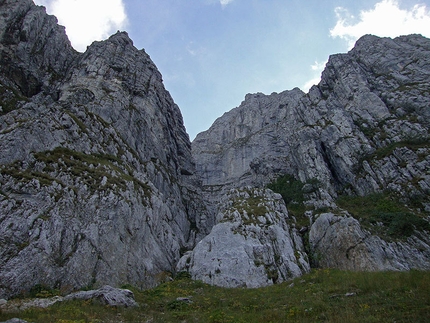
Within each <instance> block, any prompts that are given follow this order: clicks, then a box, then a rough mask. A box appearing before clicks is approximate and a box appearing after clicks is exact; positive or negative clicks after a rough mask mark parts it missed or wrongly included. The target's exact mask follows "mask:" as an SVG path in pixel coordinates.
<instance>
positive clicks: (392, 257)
mask: <svg viewBox="0 0 430 323" xmlns="http://www.w3.org/2000/svg"><path fill="white" fill-rule="evenodd" d="M429 60H430V40H428V39H426V38H424V37H422V36H419V35H410V36H403V37H398V38H395V39H389V38H378V37H374V36H369V35H368V36H364V37H362V38H361V39H360V40H359V41H358V42H357V44H356V46H355V47H354V49H352V50H351V51H350V52H349V53H346V54H337V55H333V56H331V57H330V59H329V61H328V63H327V65H326V68H325V70H324V72H323V74H322V79H321V82H320V83H319V84H318V85H316V86H314V87H312V88H311V89H310V91H309V93H304V92H302V91H301V90H299V89H297V88H296V89H293V90H291V91H285V92H282V93H279V94H278V93H272V94H271V95H264V94H262V93H257V94H248V95H246V97H245V100H244V101H243V102H242V104H241V105H240V106H239V107H238V108H235V109H233V110H231V111H230V112H227V113H225V114H224V115H223V116H222V117H220V118H219V119H217V120H216V121H215V123H214V124H213V125H212V127H210V129H208V130H207V131H205V132H203V133H201V134H199V135H198V136H197V137H196V139H195V141H194V142H193V143H192V144H191V143H190V142H189V138H188V135H187V133H186V131H185V128H184V126H183V120H182V116H181V113H180V110H179V108H178V107H177V106H176V104H175V103H174V101H173V99H172V98H171V96H170V95H169V93H168V92H167V91H166V90H165V88H164V86H163V83H162V77H161V74H160V73H159V72H158V70H157V68H156V66H155V65H154V63H153V62H152V61H151V59H150V57H149V56H148V54H146V53H145V51H144V50H138V49H137V48H135V47H134V46H133V42H132V41H131V40H130V38H129V37H128V35H127V33H125V32H118V33H116V34H115V35H112V36H111V37H110V38H109V39H107V40H105V41H101V42H94V43H93V44H92V45H90V46H88V48H87V50H86V52H85V53H78V52H76V51H75V50H74V49H73V48H72V47H71V45H70V42H69V40H68V39H67V37H66V35H65V32H64V28H63V27H61V26H58V25H57V20H56V19H55V17H52V16H49V15H47V14H46V12H45V9H44V8H43V7H38V6H35V5H34V4H33V3H32V1H30V0H18V1H17V0H4V1H0V152H1V153H0V185H1V186H0V298H9V297H11V296H15V295H19V294H21V293H25V292H26V291H28V290H29V289H30V288H31V287H33V286H34V285H35V284H41V285H45V286H46V287H50V288H59V289H60V290H61V291H62V292H63V293H68V292H70V291H73V290H76V289H80V288H83V287H100V286H102V285H105V284H110V285H113V286H120V285H122V284H132V285H135V286H137V287H141V288H147V287H151V286H154V285H156V284H157V283H159V282H160V281H163V280H164V279H166V277H168V276H169V275H171V274H172V273H173V274H174V273H175V272H177V271H181V270H187V271H189V272H190V274H191V275H192V277H193V278H195V279H201V280H203V281H205V282H208V283H211V284H215V285H220V286H226V287H239V286H246V287H259V286H266V285H270V284H274V283H279V282H283V281H286V280H288V279H290V278H293V277H297V276H299V275H301V274H303V273H305V272H307V271H309V269H310V266H311V265H313V266H319V267H336V268H342V269H351V270H387V269H388V270H407V269H411V268H418V269H429V268H430V254H429V250H430V247H429V246H430V241H429V240H430V239H429V231H430V225H429V217H430V198H429V196H430V173H429V169H430V157H429V156H430V154H429V152H430V147H429V144H428V143H429V137H430V134H429V116H430V109H429V106H430V92H429V90H428V89H429V88H430V84H429V82H430V81H429V80H430V77H429V76H430V61H429ZM284 175H288V176H290V177H289V178H290V179H291V181H293V179H294V180H295V181H299V182H301V183H302V185H300V188H297V190H298V191H300V192H299V193H300V194H301V195H302V196H303V201H295V200H293V201H290V202H288V201H287V205H286V203H285V202H284V200H283V199H282V198H281V196H280V195H279V194H276V193H274V192H272V191H271V190H269V189H267V188H266V187H267V184H269V183H271V182H273V181H274V180H276V179H277V178H279V177H280V176H284ZM297 187H299V186H297ZM375 194H376V195H375ZM378 194H379V195H378ZM375 196H376V197H377V198H378V197H381V203H379V204H378V206H375V210H370V211H369V208H368V209H367V211H365V212H370V213H369V214H363V211H361V213H360V212H358V210H357V209H359V208H358V207H357V206H355V207H356V209H354V207H351V204H350V205H349V206H348V205H347V204H345V199H346V200H347V198H354V197H355V198H357V197H359V198H360V200H359V201H360V202H359V203H361V204H369V203H370V201H371V200H372V201H373V200H375ZM371 197H372V198H371ZM342 199H343V200H342ZM342 201H344V202H342ZM302 202H303V205H302V207H303V208H302V210H301V211H300V212H298V211H297V210H295V211H294V212H292V210H293V207H294V203H295V204H296V206H297V205H299V204H300V203H302ZM291 203H293V204H291ZM356 203H357V202H356ZM372 203H373V202H372ZM384 203H385V204H384ZM393 203H394V204H393ZM393 205H395V206H394V207H393ZM288 208H289V209H288ZM373 211H377V212H379V213H377V214H376V215H375V214H374V212H373ZM293 213H294V214H293ZM393 233H395V234H396V235H394V234H393ZM399 234H400V236H399Z"/></svg>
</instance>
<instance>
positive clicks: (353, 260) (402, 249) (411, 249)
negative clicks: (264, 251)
mask: <svg viewBox="0 0 430 323" xmlns="http://www.w3.org/2000/svg"><path fill="white" fill-rule="evenodd" d="M309 244H310V248H311V252H312V257H313V260H314V261H315V265H316V266H318V267H323V268H339V269H343V270H369V271H376V270H410V269H424V270H429V269H430V237H429V236H428V234H427V233H417V234H416V235H414V236H412V237H410V238H408V239H407V240H406V241H392V242H387V241H384V240H383V239H381V238H380V237H378V236H376V235H372V234H371V233H370V232H368V231H366V230H364V229H363V228H362V227H361V225H360V223H359V221H357V220H356V219H354V218H353V217H351V216H349V215H347V214H345V215H343V216H336V215H334V214H333V213H324V214H321V215H319V216H318V217H317V219H316V220H315V223H314V224H313V225H312V228H311V230H310V233H309Z"/></svg>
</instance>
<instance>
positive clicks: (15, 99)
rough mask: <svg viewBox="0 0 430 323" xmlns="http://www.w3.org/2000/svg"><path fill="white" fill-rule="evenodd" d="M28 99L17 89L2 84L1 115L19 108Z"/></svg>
mask: <svg viewBox="0 0 430 323" xmlns="http://www.w3.org/2000/svg"><path fill="white" fill-rule="evenodd" d="M27 101H28V99H27V98H26V97H25V96H23V95H22V94H21V93H19V92H18V91H17V90H15V89H13V88H11V87H8V86H5V85H3V84H0V106H1V110H0V116H2V115H5V114H6V113H9V112H11V111H13V110H16V109H18V108H19V107H20V104H21V103H22V102H27Z"/></svg>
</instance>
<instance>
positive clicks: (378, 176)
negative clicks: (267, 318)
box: [190, 35, 430, 277]
mask: <svg viewBox="0 0 430 323" xmlns="http://www.w3.org/2000/svg"><path fill="white" fill-rule="evenodd" d="M429 88H430V40H429V39H426V38H424V37H422V36H420V35H410V36H404V37H398V38H396V39H389V38H378V37H375V36H370V35H368V36H364V37H362V38H361V39H360V40H359V41H358V42H357V44H356V45H355V47H354V48H353V49H352V50H351V51H350V52H349V53H347V54H337V55H333V56H331V57H330V58H329V61H328V63H327V65H326V67H325V70H324V72H323V73H322V78H321V82H320V83H319V84H318V85H317V86H313V87H312V88H311V89H310V91H309V93H303V92H302V91H301V90H299V89H293V90H291V91H285V92H282V93H279V94H278V93H272V94H271V95H264V94H262V93H257V94H248V95H247V96H246V97H245V101H243V102H242V104H241V105H240V106H239V107H237V108H235V109H233V110H231V111H230V112H227V113H225V114H224V115H223V116H222V117H220V118H219V119H217V120H216V121H215V122H214V124H213V125H212V126H211V127H210V129H209V130H207V131H205V132H203V133H200V134H199V135H198V136H197V137H196V139H195V140H194V142H193V143H192V150H193V156H194V158H195V161H196V169H197V173H198V175H199V176H200V177H201V178H202V183H203V192H204V194H205V196H206V198H207V200H212V201H218V200H220V196H225V195H226V191H227V190H228V189H240V188H241V187H244V186H251V187H265V186H266V185H268V184H270V183H272V182H273V181H275V180H276V179H279V178H281V179H282V178H284V182H283V187H281V190H284V191H285V190H286V189H289V190H290V191H291V190H295V192H286V195H287V196H284V197H286V202H287V203H289V205H287V207H288V208H289V210H290V211H291V209H295V212H294V213H295V214H293V215H295V216H296V218H295V220H296V221H294V220H293V221H288V222H289V224H290V226H291V227H293V228H294V227H295V226H297V229H299V228H300V225H299V224H301V226H302V227H301V229H302V232H303V233H304V232H305V231H306V230H309V232H308V233H306V234H304V236H303V238H304V240H305V241H306V244H307V248H308V249H307V250H308V255H309V257H310V258H311V259H310V261H311V263H312V265H314V266H322V267H336V268H342V269H353V270H405V269H410V268H420V269H429V268H430V237H429V229H430V227H429V215H430V197H429V196H430V194H429V193H430V154H429V152H430V146H429V138H430V137H429V135H430V134H429V125H430V124H429V114H430V92H429ZM297 184H299V185H297ZM275 186H277V187H278V189H279V184H278V185H275ZM269 187H271V186H269ZM297 192H299V193H300V194H301V196H300V194H297ZM292 193H294V194H292ZM288 196H289V197H288ZM289 199H290V200H289ZM294 203H295V204H296V205H294ZM300 205H301V206H302V207H301V209H300V207H299V208H298V207H297V206H300ZM223 207H224V206H219V208H223ZM298 209H299V210H298ZM290 213H291V212H290ZM290 218H291V215H290ZM300 218H301V219H300ZM215 228H216V227H215ZM215 228H214V229H213V230H212V233H213V232H216V231H215ZM190 271H191V272H192V273H193V272H194V271H195V269H194V268H193V267H191V269H190ZM197 277H198V276H197Z"/></svg>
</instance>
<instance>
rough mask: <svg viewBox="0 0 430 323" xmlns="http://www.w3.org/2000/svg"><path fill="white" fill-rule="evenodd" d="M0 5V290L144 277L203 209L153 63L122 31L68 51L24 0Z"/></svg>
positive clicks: (198, 228) (187, 241)
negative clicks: (80, 50) (81, 48)
mask: <svg viewBox="0 0 430 323" xmlns="http://www.w3.org/2000/svg"><path fill="white" fill-rule="evenodd" d="M0 12H1V14H0V17H1V18H0V19H1V20H0V35H1V38H0V46H1V47H0V62H1V66H0V71H1V73H0V83H1V85H0V100H1V107H2V108H1V109H2V110H1V112H0V114H1V116H0V138H1V139H0V151H1V154H0V170H1V175H0V183H1V184H0V185H1V187H0V245H1V249H0V298H1V297H9V296H12V295H16V294H19V293H21V292H23V291H25V290H28V289H29V288H31V287H32V286H33V285H35V284H42V285H45V286H47V287H51V288H54V287H55V288H60V289H61V290H64V291H65V292H67V291H69V290H74V289H79V288H82V287H85V286H92V285H95V286H96V285H104V284H111V285H116V286H120V285H121V284H126V283H130V284H133V285H136V286H140V287H150V286H154V285H155V284H157V283H158V282H159V281H162V279H163V277H166V276H167V273H171V272H173V271H174V268H175V266H176V263H177V262H178V260H179V258H180V251H181V250H182V249H188V248H190V247H192V246H193V245H194V243H195V240H196V237H199V236H202V235H204V234H205V232H206V226H207V224H206V222H205V218H208V217H206V210H205V207H204V205H203V204H202V202H201V199H200V197H199V195H198V193H196V192H197V191H196V189H195V188H194V183H195V179H194V178H193V176H192V174H193V173H194V164H193V162H192V158H191V144H190V142H189V139H188V135H187V133H186V131H185V128H184V126H183V121H182V116H181V113H180V111H179V108H178V107H177V106H176V105H175V103H174V101H173V100H172V98H171V97H170V95H169V93H168V92H167V91H166V90H165V89H164V86H163V84H162V78H161V74H160V73H159V72H158V70H157V68H156V66H155V65H154V64H153V63H152V61H151V59H150V58H149V56H148V55H147V54H146V53H145V52H144V51H143V50H137V49H136V48H135V47H134V46H133V43H132V41H131V40H130V39H129V37H128V36H127V34H126V33H117V34H115V35H113V36H112V37H110V38H109V39H108V40H106V41H102V42H95V43H93V44H92V45H91V46H89V47H88V49H87V51H86V52H85V53H83V54H79V53H77V52H76V51H75V50H74V49H73V48H72V47H71V45H70V42H69V41H68V39H67V37H66V35H65V33H64V28H62V27H59V26H58V25H57V21H56V19H55V17H53V16H48V15H47V14H46V13H45V10H44V9H43V8H41V7H37V6H35V5H34V4H33V3H32V2H31V1H2V3H1V4H0ZM209 225H210V223H209Z"/></svg>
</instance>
